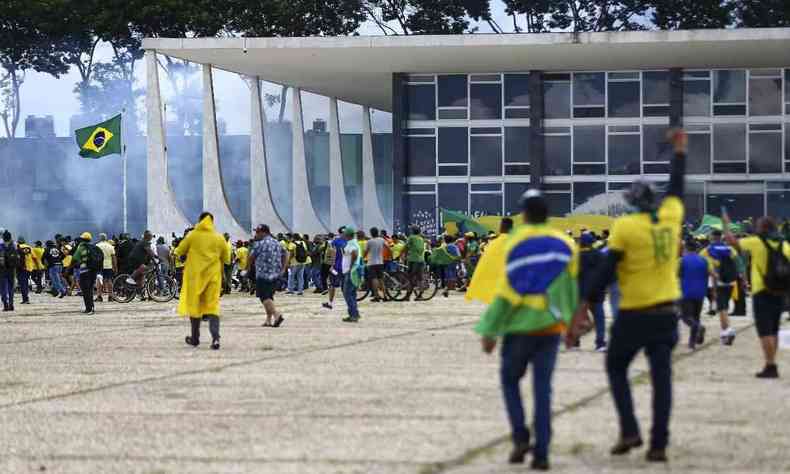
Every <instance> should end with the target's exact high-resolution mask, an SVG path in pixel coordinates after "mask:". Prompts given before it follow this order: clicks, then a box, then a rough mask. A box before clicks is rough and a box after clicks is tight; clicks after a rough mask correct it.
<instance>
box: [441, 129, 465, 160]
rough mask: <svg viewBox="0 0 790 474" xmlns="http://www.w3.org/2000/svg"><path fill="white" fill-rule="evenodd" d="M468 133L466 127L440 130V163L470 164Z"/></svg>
mask: <svg viewBox="0 0 790 474" xmlns="http://www.w3.org/2000/svg"><path fill="white" fill-rule="evenodd" d="M468 133H469V129H467V128H466V127H440V128H439V163H468V161H469V146H468V142H467V135H468Z"/></svg>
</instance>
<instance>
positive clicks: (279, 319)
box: [272, 314, 285, 328]
mask: <svg viewBox="0 0 790 474" xmlns="http://www.w3.org/2000/svg"><path fill="white" fill-rule="evenodd" d="M283 321H285V318H283V315H282V314H280V315H277V319H275V320H274V324H272V327H274V328H278V327H280V326H282V324H283Z"/></svg>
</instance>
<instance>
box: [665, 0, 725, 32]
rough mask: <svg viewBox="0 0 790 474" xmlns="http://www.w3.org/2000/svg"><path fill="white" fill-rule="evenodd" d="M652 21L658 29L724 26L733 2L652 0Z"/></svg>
mask: <svg viewBox="0 0 790 474" xmlns="http://www.w3.org/2000/svg"><path fill="white" fill-rule="evenodd" d="M651 3H652V4H653V5H652V6H653V14H652V18H651V19H652V21H653V25H655V26H656V27H657V28H658V29H660V30H688V29H701V28H726V27H728V26H730V25H731V24H732V22H733V12H734V9H735V4H734V3H733V2H731V1H725V2H722V1H721V0H695V1H688V0H653V1H652V2H651Z"/></svg>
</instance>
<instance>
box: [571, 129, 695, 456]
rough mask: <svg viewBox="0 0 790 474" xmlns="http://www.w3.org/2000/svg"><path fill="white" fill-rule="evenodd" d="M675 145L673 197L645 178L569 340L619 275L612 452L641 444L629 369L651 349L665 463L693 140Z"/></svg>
mask: <svg viewBox="0 0 790 474" xmlns="http://www.w3.org/2000/svg"><path fill="white" fill-rule="evenodd" d="M668 138H669V141H670V143H672V145H673V147H674V150H675V158H674V160H673V162H672V170H671V174H670V182H669V187H668V189H667V194H666V197H665V198H664V199H663V201H661V202H660V203H659V202H657V199H656V192H655V190H653V188H652V186H650V185H649V184H647V183H644V182H641V181H638V182H636V183H634V184H633V186H632V187H631V189H630V191H628V192H627V193H626V201H627V202H628V204H629V205H630V206H632V207H633V208H635V211H636V212H634V213H632V214H629V215H627V216H623V217H620V218H619V219H617V220H616V221H615V222H614V225H613V228H612V233H611V235H610V237H609V251H608V253H607V257H606V259H605V260H604V262H603V263H602V264H601V266H600V267H599V268H598V270H597V271H595V272H594V273H593V274H592V278H591V281H590V282H589V284H588V285H587V286H586V290H585V294H584V295H583V302H582V304H581V305H580V308H579V310H578V311H577V314H576V315H575V316H574V324H573V326H572V328H571V330H570V331H569V332H568V337H567V343H568V344H574V343H575V342H576V339H577V338H578V336H579V334H580V333H581V330H582V327H583V326H585V325H588V324H589V316H588V311H589V307H590V303H589V302H590V301H596V298H598V297H599V296H600V295H601V294H602V293H603V291H604V289H605V288H606V286H607V285H608V284H609V283H610V282H611V281H612V280H613V278H614V276H615V274H616V276H617V282H618V285H619V287H620V306H619V312H618V314H617V318H616V319H615V321H614V324H613V325H612V329H611V338H610V342H609V349H608V352H607V354H606V372H607V374H608V376H609V385H610V388H611V392H612V397H613V398H614V403H615V407H616V408H617V414H618V416H619V420H620V439H619V441H618V442H617V444H615V446H614V447H613V448H612V450H611V453H612V455H623V454H626V453H628V452H629V451H630V450H631V449H633V448H636V447H639V446H642V437H641V435H640V432H639V424H638V422H637V420H636V416H635V415H634V403H633V399H632V397H631V386H630V383H629V381H628V367H629V366H630V365H631V362H632V361H633V360H634V358H635V357H636V355H637V353H638V352H639V351H640V350H642V349H644V351H645V354H646V355H647V358H648V360H649V362H650V379H651V382H652V387H653V427H652V430H651V433H650V438H651V439H650V449H649V451H648V452H647V460H648V461H651V462H666V460H667V457H666V447H667V444H668V442H669V418H670V411H671V407H672V350H673V349H674V348H675V345H676V344H677V342H678V311H677V306H676V303H677V301H678V300H679V299H680V297H681V294H680V282H679V280H678V259H679V250H680V239H681V227H682V225H683V187H684V175H685V170H686V148H687V144H688V138H687V136H686V134H685V132H683V131H682V130H671V131H670V132H669V133H668Z"/></svg>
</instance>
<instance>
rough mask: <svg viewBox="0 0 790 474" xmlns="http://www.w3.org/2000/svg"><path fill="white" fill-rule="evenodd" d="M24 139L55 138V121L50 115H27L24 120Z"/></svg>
mask: <svg viewBox="0 0 790 474" xmlns="http://www.w3.org/2000/svg"><path fill="white" fill-rule="evenodd" d="M25 138H55V119H54V118H53V117H52V116H51V115H44V116H43V117H39V116H37V115H28V116H27V118H26V119H25Z"/></svg>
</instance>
